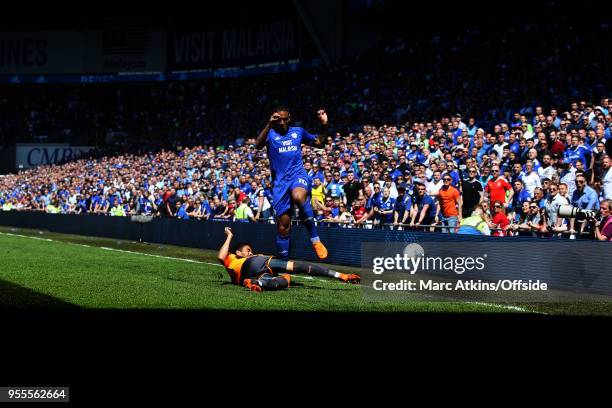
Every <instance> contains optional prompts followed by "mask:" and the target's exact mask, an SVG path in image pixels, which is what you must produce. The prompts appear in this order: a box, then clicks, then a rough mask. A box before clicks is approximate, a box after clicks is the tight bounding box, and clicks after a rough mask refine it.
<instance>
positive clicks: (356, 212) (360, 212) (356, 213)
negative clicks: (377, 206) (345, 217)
mask: <svg viewBox="0 0 612 408" xmlns="http://www.w3.org/2000/svg"><path fill="white" fill-rule="evenodd" d="M365 214H366V209H365V207H363V206H361V207H359V208H355V207H353V217H355V221H359V220H360V219H362V218H363V217H364V215H365Z"/></svg>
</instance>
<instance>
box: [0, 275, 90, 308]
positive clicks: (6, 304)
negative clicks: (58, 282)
mask: <svg viewBox="0 0 612 408" xmlns="http://www.w3.org/2000/svg"><path fill="white" fill-rule="evenodd" d="M54 308H61V309H75V310H76V309H80V307H79V306H77V305H75V304H72V303H69V302H66V301H64V300H62V299H58V298H55V297H53V296H49V295H45V294H44V293H39V292H36V291H34V290H32V289H29V288H25V287H23V286H19V285H17V284H15V283H12V282H7V281H3V280H0V309H54Z"/></svg>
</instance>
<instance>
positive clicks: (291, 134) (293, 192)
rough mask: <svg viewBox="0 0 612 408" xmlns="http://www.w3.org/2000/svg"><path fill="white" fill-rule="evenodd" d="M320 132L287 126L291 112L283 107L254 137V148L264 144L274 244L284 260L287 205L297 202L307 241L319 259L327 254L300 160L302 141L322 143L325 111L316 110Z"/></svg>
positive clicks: (287, 243) (288, 227)
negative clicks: (270, 182)
mask: <svg viewBox="0 0 612 408" xmlns="http://www.w3.org/2000/svg"><path fill="white" fill-rule="evenodd" d="M317 115H318V117H319V120H320V121H321V133H320V134H319V135H318V136H314V135H311V134H310V133H308V132H307V131H305V130H304V129H302V128H301V127H290V126H289V122H290V121H291V116H290V115H289V111H288V110H287V108H282V107H281V108H278V109H276V111H275V112H274V114H272V116H271V117H270V120H269V121H268V124H267V125H266V127H265V128H263V130H262V131H261V132H260V133H259V136H257V139H256V141H255V147H257V148H258V149H261V148H263V147H264V146H266V145H267V146H268V158H269V159H270V170H271V173H272V181H273V183H274V184H273V187H272V198H273V204H272V205H273V208H274V212H275V214H276V225H277V226H278V227H277V228H278V235H277V237H276V248H277V250H278V257H279V258H280V259H284V260H288V259H289V251H290V241H289V232H290V230H291V209H292V208H293V205H297V206H298V208H299V209H300V218H301V219H302V222H303V223H304V226H305V227H306V229H307V230H308V233H309V234H310V242H312V246H313V248H314V250H315V252H316V253H317V256H318V257H319V258H320V259H325V258H327V249H326V248H325V246H324V245H323V243H322V242H321V240H320V239H319V233H318V232H317V227H316V225H315V223H314V212H313V210H312V204H311V200H310V177H308V174H307V173H306V170H305V169H304V165H303V163H302V143H305V144H311V143H314V144H315V145H317V146H322V145H323V141H324V140H325V138H326V137H327V113H325V111H324V110H323V109H320V110H319V111H318V112H317Z"/></svg>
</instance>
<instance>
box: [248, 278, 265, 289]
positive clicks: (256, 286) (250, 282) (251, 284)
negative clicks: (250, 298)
mask: <svg viewBox="0 0 612 408" xmlns="http://www.w3.org/2000/svg"><path fill="white" fill-rule="evenodd" d="M243 285H244V286H245V287H246V288H247V289H249V290H251V291H253V292H263V288H262V287H261V286H260V285H259V282H257V281H256V280H255V279H245V280H244V282H243Z"/></svg>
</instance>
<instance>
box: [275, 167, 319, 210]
mask: <svg viewBox="0 0 612 408" xmlns="http://www.w3.org/2000/svg"><path fill="white" fill-rule="evenodd" d="M297 187H301V188H303V189H305V190H306V192H307V193H308V199H310V177H308V175H306V174H302V175H298V176H297V177H296V178H294V179H293V180H292V181H290V182H285V183H282V184H276V182H275V183H274V186H273V187H272V207H273V208H274V215H276V216H277V217H280V216H281V215H283V214H285V213H286V212H288V211H290V210H291V192H292V191H293V189H294V188H297Z"/></svg>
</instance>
